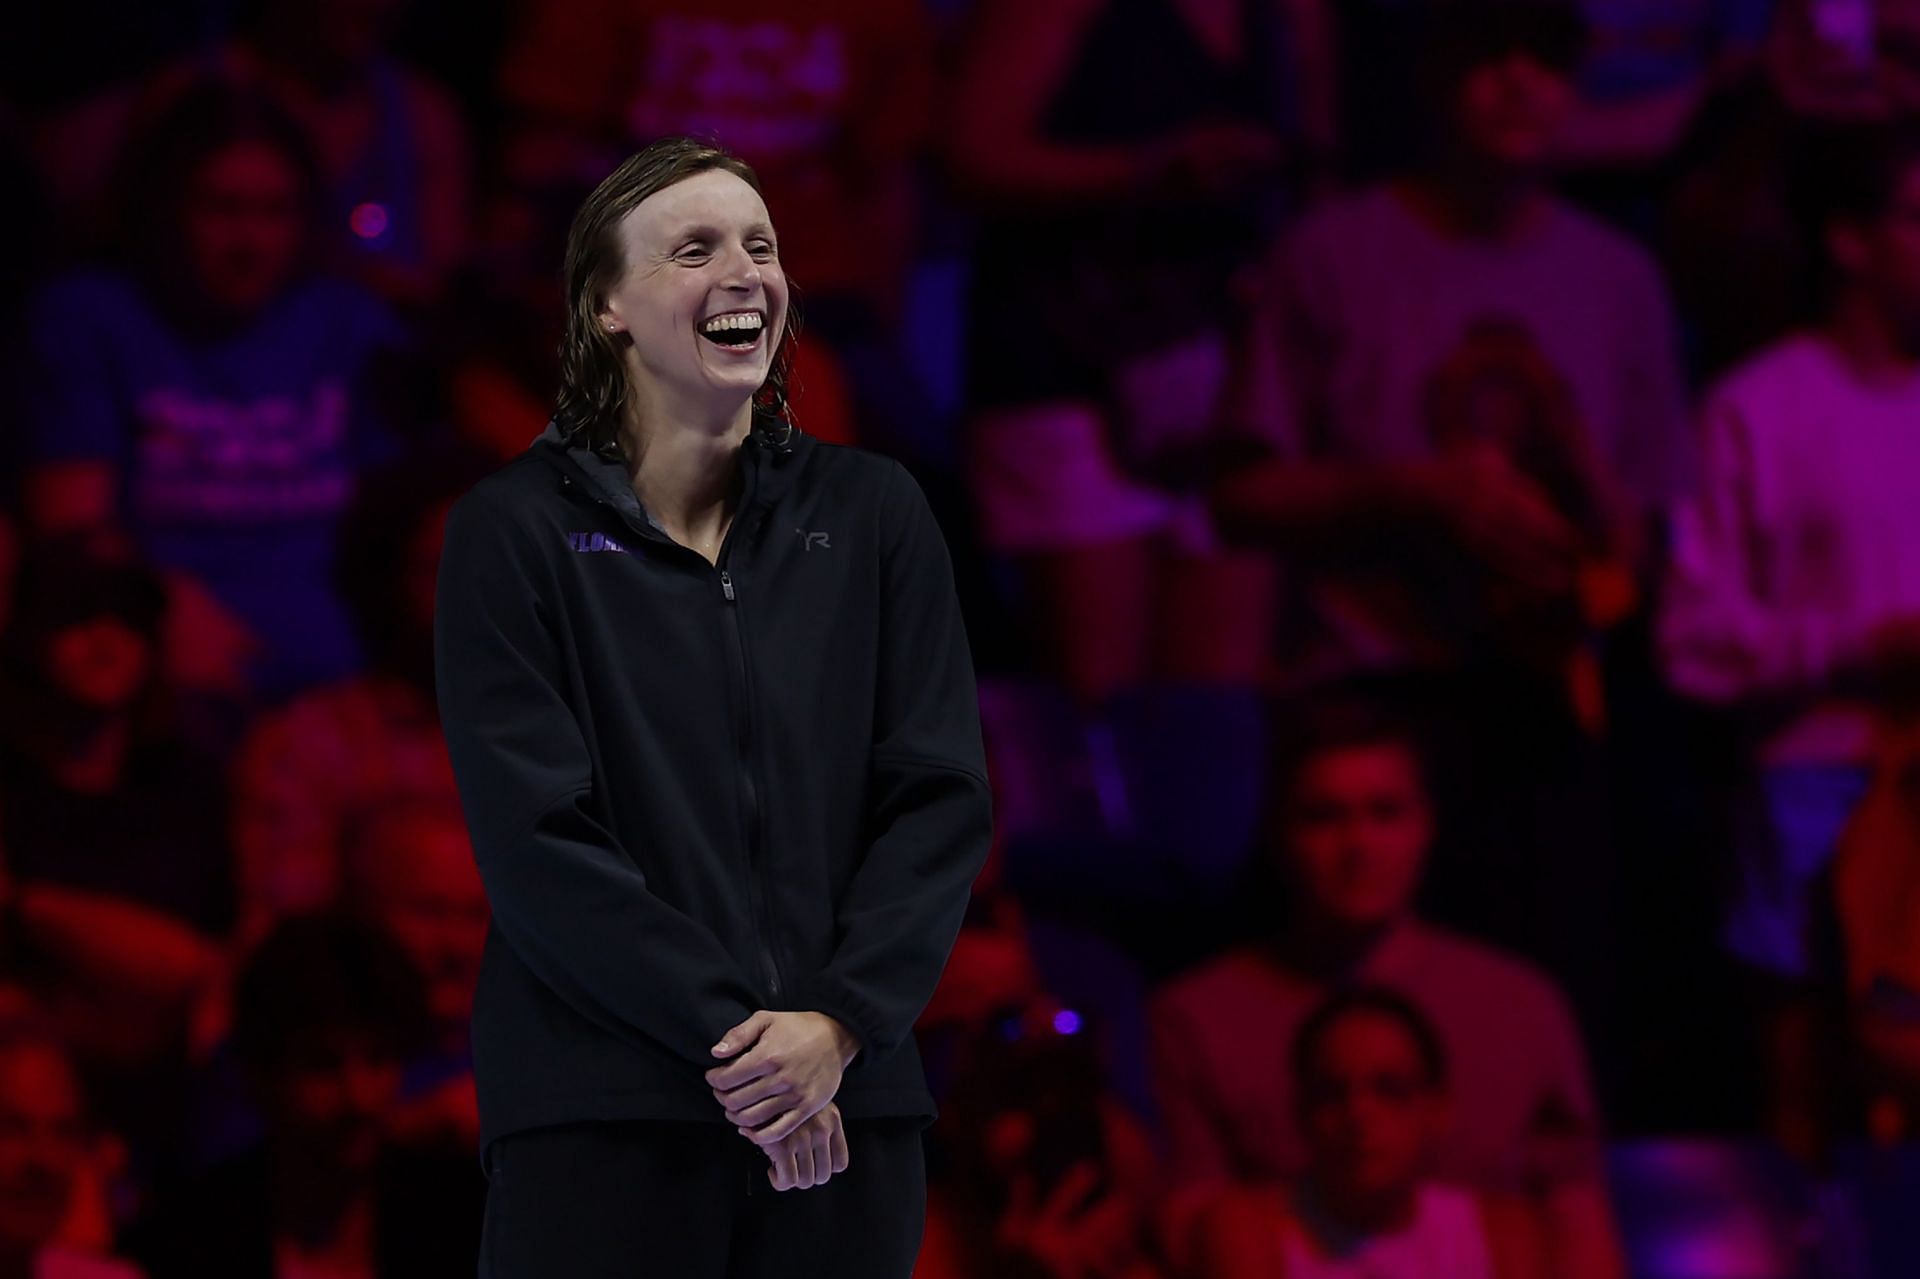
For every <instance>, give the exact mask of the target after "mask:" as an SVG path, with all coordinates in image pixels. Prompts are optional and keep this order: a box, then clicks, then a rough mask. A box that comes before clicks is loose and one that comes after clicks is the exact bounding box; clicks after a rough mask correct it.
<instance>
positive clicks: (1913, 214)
mask: <svg viewBox="0 0 1920 1279" xmlns="http://www.w3.org/2000/svg"><path fill="white" fill-rule="evenodd" d="M1832 250H1833V253H1834V256H1835V258H1836V259H1837V260H1838V261H1839V264H1840V267H1841V269H1842V270H1843V271H1844V272H1845V273H1846V275H1847V276H1848V278H1850V279H1853V280H1856V281H1858V282H1860V284H1861V285H1862V286H1863V287H1865V288H1866V289H1867V290H1869V291H1870V292H1871V293H1872V294H1873V295H1874V296H1875V298H1876V300H1877V301H1878V303H1879V305H1880V307H1881V308H1882V309H1883V310H1884V311H1885V312H1886V314H1887V316H1888V317H1889V318H1890V319H1891V321H1892V323H1893V327H1894V330H1895V332H1896V333H1897V334H1898V335H1899V336H1900V338H1901V340H1902V343H1903V345H1904V346H1905V348H1906V350H1907V351H1908V353H1909V354H1912V355H1920V164H1911V165H1909V166H1907V171H1906V173H1905V174H1903V175H1902V177H1901V180H1900V182H1899V185H1898V187H1897V189H1896V191H1895V193H1894V198H1893V200H1892V201H1891V202H1890V204H1889V207H1888V208H1887V210H1886V211H1885V212H1884V213H1882V214H1881V215H1880V216H1879V217H1877V218H1875V219H1873V220H1872V221H1871V222H1868V223H1866V224H1864V225H1848V224H1845V223H1842V224H1839V225H1837V226H1835V228H1834V230H1833V233H1832Z"/></svg>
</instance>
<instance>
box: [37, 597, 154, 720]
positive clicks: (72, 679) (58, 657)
mask: <svg viewBox="0 0 1920 1279" xmlns="http://www.w3.org/2000/svg"><path fill="white" fill-rule="evenodd" d="M153 663H154V651H153V644H152V643H151V642H150V641H149V640H148V638H147V636H145V635H143V634H142V633H141V632H139V631H137V630H135V629H134V628H133V627H132V626H130V625H128V624H127V623H126V622H125V621H124V620H123V619H121V618H119V617H116V616H114V615H113V614H111V613H101V614H99V615H97V616H94V617H90V618H87V619H85V620H83V621H79V622H72V623H69V624H67V625H65V626H61V627H59V628H58V629H56V630H55V631H54V632H53V633H52V634H51V635H49V636H48V637H47V647H46V665H47V678H48V681H49V683H51V684H52V686H53V687H54V688H55V689H57V690H58V691H59V692H60V693H61V694H62V695H63V696H64V697H66V698H67V699H69V700H70V701H72V702H75V703H77V704H79V705H81V706H85V707H87V708H89V709H90V710H99V711H111V710H118V709H120V708H122V707H124V706H126V705H127V704H128V703H130V702H131V701H133V699H134V698H135V697H137V696H138V695H139V693H140V690H141V689H142V688H144V687H145V686H146V683H147V679H148V677H149V676H150V675H151V673H152V671H153Z"/></svg>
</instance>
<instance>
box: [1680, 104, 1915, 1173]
mask: <svg viewBox="0 0 1920 1279" xmlns="http://www.w3.org/2000/svg"><path fill="white" fill-rule="evenodd" d="M1814 154H1815V157H1816V158H1815V161H1814V163H1813V164H1812V165H1811V166H1810V168H1809V171H1808V173H1807V180H1806V184H1805V188H1804V195H1805V196H1806V197H1807V200H1808V204H1809V214H1810V218H1811V224H1810V227H1809V230H1810V232H1813V233H1814V234H1815V235H1816V238H1817V240H1818V242H1819V244H1820V245H1821V248H1822V253H1823V257H1824V260H1825V263H1826V267H1827V270H1826V272H1825V275H1826V282H1827V289H1826V299H1825V300H1826V305H1825V308H1824V313H1823V314H1822V316H1821V317H1820V319H1819V320H1818V321H1817V322H1816V323H1814V324H1812V325H1810V326H1808V327H1806V328H1803V329H1801V330H1800V331H1797V332H1795V333H1793V334H1792V335H1790V336H1789V337H1787V338H1785V339H1783V340H1781V341H1778V342H1776V343H1775V344H1773V345H1772V346H1770V347H1768V348H1767V349H1765V350H1764V351H1762V352H1760V353H1759V354H1757V355H1755V356H1754V357H1753V358H1752V359H1750V360H1748V361H1747V362H1746V363H1745V364H1743V365H1741V366H1740V367H1739V368H1737V369H1736V370H1734V371H1733V372H1732V373H1731V374H1729V375H1728V376H1727V377H1726V378H1725V379H1723V380H1722V381H1721V382H1719V383H1718V384H1717V385H1716V386H1715V387H1714V388H1713V389H1712V391H1711V393H1710V394H1709V395H1708V396H1707V399H1706V405H1705V408H1704V410H1703V412H1702V430H1703V434H1704V438H1705V441H1706V466H1705V483H1704V485H1703V488H1702V492H1701V495H1700V497H1699V499H1698V500H1697V501H1696V502H1693V503H1691V504H1689V505H1687V506H1686V507H1684V508H1683V509H1682V511H1681V512H1680V515H1679V516H1678V517H1677V519H1676V521H1675V537H1674V545H1673V566H1672V570H1671V573H1670V575H1669V581H1668V586H1667V592H1666V598H1665V602H1664V609H1663V612H1662V616H1661V624H1660V636H1661V645H1662V649H1663V652H1664V657H1665V664H1666V668H1667V671H1668V674H1669V677H1670V679H1671V680H1672V682H1673V684H1674V686H1675V687H1676V688H1677V689H1679V690H1680V691H1681V692H1682V693H1684V694H1687V695H1689V696H1691V697H1693V698H1696V699H1699V700H1700V701H1702V702H1704V703H1707V704H1710V705H1715V706H1719V707H1723V708H1726V709H1727V710H1729V711H1730V712H1733V713H1735V714H1736V715H1737V716H1738V717H1739V720H1740V722H1741V724H1742V726H1743V728H1744V730H1745V735H1746V736H1747V737H1748V738H1749V749H1750V751H1751V772H1750V777H1749V779H1748V782H1747V785H1746V787H1745V789H1744V793H1743V794H1742V796H1741V797H1740V801H1739V803H1740V815H1739V817H1740V819H1739V821H1738V822H1737V823H1736V826H1735V832H1736V846H1735V854H1736V870H1737V876H1736V879H1735V882H1734V884H1733V886H1732V897H1731V901H1730V903H1729V909H1728V912H1727V915H1726V919H1725V925H1724V938H1725V943H1726V945H1727V947H1728V948H1729V949H1730V950H1731V951H1732V952H1733V954H1734V955H1735V956H1736V957H1737V958H1738V959H1739V960H1740V961H1742V963H1743V964H1744V965H1746V966H1747V967H1748V968H1749V969H1750V970H1751V971H1752V972H1753V973H1755V974H1756V975H1757V976H1759V977H1760V978H1761V979H1762V980H1763V982H1764V983H1765V985H1766V987H1767V990H1766V991H1765V1000H1764V1004H1765V1007H1764V1009H1763V1015H1764V1019H1765V1021H1766V1023H1767V1025H1766V1042H1767V1044H1768V1050H1767V1051H1768V1055H1769V1057H1770V1059H1771V1061H1772V1063H1773V1065H1772V1069H1771V1070H1770V1072H1769V1073H1770V1076H1771V1077H1772V1078H1773V1079H1774V1080H1776V1081H1778V1086H1777V1087H1776V1088H1775V1090H1774V1096H1773V1098H1772V1100H1771V1103H1770V1116H1771V1120H1772V1124H1773V1127H1774V1130H1775V1135H1776V1136H1777V1137H1779V1138H1780V1139H1781V1140H1783V1141H1786V1142H1787V1143H1788V1144H1789V1145H1790V1147H1791V1148H1792V1149H1794V1150H1796V1151H1798V1152H1800V1153H1802V1154H1812V1153H1813V1152H1814V1150H1815V1149H1816V1148H1817V1147H1818V1145H1819V1143H1820V1141H1821V1135H1820V1134H1821V1130H1822V1129H1823V1127H1824V1126H1825V1125H1826V1124H1827V1123H1828V1122H1829V1121H1830V1119H1831V1118H1832V1116H1830V1115H1829V1114H1828V1113H1827V1111H1828V1109H1829V1107H1828V1101H1829V1100H1830V1097H1831V1094H1832V1091H1833V1090H1832V1088H1831V1087H1830V1086H1829V1085H1830V1080H1831V1076H1830V1075H1828V1074H1824V1073H1823V1072H1822V1070H1821V1063H1822V1061H1823V1060H1824V1059H1825V1056H1826V1052H1827V1049H1828V1048H1830V1047H1831V1038H1832V1037H1831V1036H1830V1035H1828V1034H1827V1033H1826V1031H1825V1030H1824V1029H1822V1027H1821V1026H1820V1025H1819V1024H1818V1021H1817V1017H1816V1002H1817V1001H1816V1000H1815V999H1814V992H1813V990H1812V989H1811V988H1810V987H1809V983H1820V982H1823V981H1831V980H1833V979H1837V977H1838V976H1839V974H1838V972H1837V971H1836V970H1835V967H1834V965H1832V964H1830V963H1823V962H1822V959H1821V954H1820V951H1819V949H1818V948H1817V947H1816V944H1815V940H1814V938H1815V932H1816V929H1815V925H1816V923H1817V922H1819V921H1820V920H1821V919H1822V918H1823V916H1824V912H1822V911H1820V910H1819V909H1818V908H1817V905H1818V903H1819V902H1821V901H1822V900H1823V898H1822V896H1821V895H1819V894H1818V892H1817V886H1818V885H1819V883H1820V882H1821V879H1822V877H1823V876H1824V874H1825V873H1826V871H1827V869H1828V867H1829V865H1830V864H1831V862H1832V859H1833V855H1834V849H1835V844H1836V841H1837V840H1838V839H1839V837H1840V834H1841V831H1842V830H1843V828H1844V827H1845V825H1846V823H1847V822H1848V820H1849V818H1850V816H1851V814H1852V813H1853V812H1854V809H1855V806H1856V805H1857V804H1858V803H1859V802H1860V800H1861V798H1862V796H1863V795H1865V794H1866V791H1867V786H1868V779H1869V774H1870V771H1871V768H1872V765H1873V761H1874V758H1875V755H1876V753H1877V752H1878V751H1879V750H1880V746H1879V744H1878V743H1879V742H1880V740H1881V739H1882V738H1883V736H1884V733H1883V727H1884V725H1883V720H1882V717H1881V715H1880V713H1879V712H1880V711H1881V710H1882V709H1884V707H1885V697H1886V694H1887V692H1888V688H1889V685H1888V683H1887V678H1886V677H1887V674H1888V673H1889V672H1891V671H1895V670H1898V669H1899V668H1901V667H1902V666H1910V665H1911V663H1912V661H1913V660H1914V654H1915V653H1916V652H1920V642H1916V640H1915V638H1914V637H1915V635H1916V633H1920V625H1916V623H1917V622H1920V507H1916V505H1915V503H1914V502H1913V501H1912V494H1911V492H1910V488H1911V486H1910V485H1908V484H1907V483H1905V481H1904V477H1905V476H1907V475H1909V474H1911V473H1912V472H1913V469H1914V468H1915V467H1920V435H1917V434H1916V433H1915V431H1914V423H1915V422H1916V421H1920V245H1916V242H1915V237H1914V235H1913V233H1912V231H1911V229H1910V227H1911V225H1912V223H1913V221H1914V219H1915V218H1916V217H1920V130H1917V129H1916V128H1915V127H1914V126H1913V125H1911V124H1884V125H1859V126H1853V127H1851V128H1841V129H1838V130H1837V131H1832V132H1830V134H1829V135H1828V136H1826V137H1824V138H1823V139H1822V141H1821V143H1820V145H1819V147H1818V149H1817V151H1816V152H1815V153H1814Z"/></svg>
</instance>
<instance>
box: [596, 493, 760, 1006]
mask: <svg viewBox="0 0 1920 1279" xmlns="http://www.w3.org/2000/svg"><path fill="white" fill-rule="evenodd" d="M561 478H562V479H563V480H564V481H565V482H566V483H568V484H570V485H571V484H573V483H574V481H573V480H572V479H571V478H570V477H567V476H562V477H561ZM579 487H580V488H581V489H582V490H583V491H585V492H586V493H587V495H588V496H589V497H590V498H592V500H593V501H594V502H595V503H596V504H597V505H600V506H604V507H606V508H607V509H608V510H610V511H612V512H613V513H614V516H615V517H616V518H617V519H619V521H620V522H621V523H622V524H625V525H626V526H627V527H629V528H631V529H633V530H634V531H635V532H636V533H639V534H641V535H642V536H644V537H646V538H648V539H649V540H651V541H655V542H660V543H662V544H664V545H666V546H670V547H673V548H674V549H675V550H678V551H684V552H685V553H687V554H689V555H698V554H699V552H697V551H695V550H693V549H692V548H691V547H685V546H681V545H680V543H678V542H676V541H674V540H673V539H672V538H670V537H668V536H667V535H666V534H664V533H662V532H661V531H660V530H659V529H657V528H654V527H652V526H651V525H647V526H645V527H642V525H641V524H640V523H639V522H638V521H635V520H632V519H629V518H628V516H627V513H626V512H625V511H622V510H621V509H620V508H619V507H617V506H615V505H614V504H613V503H612V502H611V501H609V500H607V498H605V497H603V496H601V495H600V494H598V493H595V492H593V491H592V489H591V488H588V487H587V486H586V485H579ZM748 518H752V516H751V515H750V514H749V512H747V511H745V510H742V511H741V512H740V513H739V514H738V515H736V516H735V518H734V522H733V527H731V528H729V529H728V530H727V536H726V537H725V538H724V539H722V541H721V543H720V563H721V564H725V563H727V562H728V559H729V556H730V552H731V550H732V547H733V535H734V533H735V532H737V531H738V530H739V528H740V526H741V524H742V523H743V522H744V520H746V519H748ZM700 562H701V563H702V564H705V563H707V561H706V559H705V557H704V556H703V557H701V561H700ZM719 578H720V595H721V598H722V599H723V600H724V601H725V603H726V607H725V608H723V609H722V610H721V612H722V613H724V614H725V615H726V619H727V632H728V636H729V638H731V639H732V641H733V656H734V669H735V670H736V671H737V673H738V674H739V677H740V722H739V725H738V731H737V732H736V733H735V737H736V739H737V740H738V741H739V743H740V758H739V765H740V782H741V790H742V792H743V795H744V798H745V801H746V810H747V811H746V827H747V905H748V909H749V910H750V911H751V912H752V914H753V923H754V934H755V935H754V941H755V943H756V944H757V946H758V947H759V951H760V966H761V967H762V968H764V969H765V970H766V974H767V984H768V995H769V1002H770V1003H771V1004H773V1005H775V1006H777V1005H778V1004H779V1003H780V985H781V983H780V961H779V959H778V958H777V957H776V956H775V954H774V949H773V929H772V925H771V921H770V919H769V917H768V914H767V911H766V905H765V898H766V894H765V893H764V892H762V891H761V888H760V865H759V863H760V853H759V848H760V842H761V841H760V796H759V792H758V790H757V789H756V787H755V786H754V780H753V778H754V774H753V750H752V741H751V738H750V736H749V734H750V731H751V729H752V704H751V686H750V685H749V684H748V682H747V646H746V642H745V640H744V639H743V637H742V635H741V631H740V612H739V605H738V599H737V594H736V591H735V589H734V583H733V576H732V574H730V573H729V572H728V571H727V570H726V569H725V568H721V569H719Z"/></svg>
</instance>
